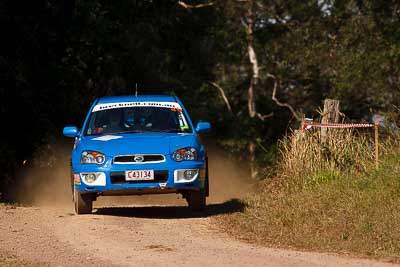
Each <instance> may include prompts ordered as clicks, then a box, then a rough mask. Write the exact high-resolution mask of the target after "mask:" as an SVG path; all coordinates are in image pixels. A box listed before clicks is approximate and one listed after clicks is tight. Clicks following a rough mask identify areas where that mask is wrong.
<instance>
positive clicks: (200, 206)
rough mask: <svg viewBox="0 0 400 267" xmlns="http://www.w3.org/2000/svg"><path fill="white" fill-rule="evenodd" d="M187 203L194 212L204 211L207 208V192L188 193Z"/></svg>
mask: <svg viewBox="0 0 400 267" xmlns="http://www.w3.org/2000/svg"><path fill="white" fill-rule="evenodd" d="M186 201H187V203H188V205H189V208H190V209H191V210H192V211H204V210H205V208H206V192H205V191H204V189H200V190H199V191H192V192H188V195H187V197H186Z"/></svg>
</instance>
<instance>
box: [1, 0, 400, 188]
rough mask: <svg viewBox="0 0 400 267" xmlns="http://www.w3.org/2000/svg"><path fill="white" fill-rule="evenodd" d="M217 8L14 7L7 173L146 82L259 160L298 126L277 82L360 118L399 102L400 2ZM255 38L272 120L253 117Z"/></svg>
mask: <svg viewBox="0 0 400 267" xmlns="http://www.w3.org/2000/svg"><path fill="white" fill-rule="evenodd" d="M185 3H186V4H190V5H192V7H195V6H196V5H197V4H202V3H207V2H206V1H186V2H185ZM208 3H210V4H211V5H208V6H205V7H202V8H185V7H183V6H182V5H181V4H179V3H178V1H172V0H129V1H128V0H120V1H110V0H85V1H82V0H65V1H55V0H48V1H40V0H37V1H28V0H18V1H12V0H8V1H2V2H1V3H0V22H1V23H0V25H2V27H3V29H2V32H3V38H2V53H1V54H0V69H1V83H0V95H1V99H2V101H1V117H2V121H3V123H4V124H3V128H2V130H3V131H2V135H3V138H2V142H1V146H0V152H1V154H2V156H1V158H0V167H1V170H2V174H1V181H2V182H3V183H4V182H7V181H10V180H12V179H13V175H14V172H15V170H17V169H18V168H19V167H21V166H22V163H23V161H24V160H25V159H29V158H31V157H32V155H33V153H34V152H35V151H36V150H37V149H38V148H39V147H40V146H41V145H43V144H45V143H48V142H54V139H57V138H58V137H60V136H61V129H62V127H63V126H64V125H66V124H69V125H79V124H80V123H81V122H82V120H83V118H84V116H85V113H86V112H87V110H88V108H89V106H90V104H91V102H92V101H93V100H94V99H95V98H97V97H101V96H105V95H114V94H133V93H134V90H135V85H136V84H138V87H139V93H140V94H153V93H156V94H164V93H166V94H175V95H178V96H179V97H180V98H181V99H182V100H183V101H184V103H185V104H186V106H187V107H188V109H189V111H190V112H191V113H192V114H193V116H194V119H195V121H197V120H199V119H203V120H208V121H211V123H212V124H213V126H214V129H215V131H214V137H215V138H216V139H217V140H219V142H220V144H222V145H224V146H225V147H226V148H227V149H228V150H229V151H231V152H232V153H235V152H237V153H240V154H241V155H247V154H246V153H241V152H244V151H247V145H248V143H249V142H250V141H253V142H255V144H256V151H255V153H256V155H257V156H258V157H257V159H258V162H259V165H260V166H263V165H265V164H268V163H270V162H271V153H270V152H269V151H270V150H271V149H270V147H273V145H274V144H275V143H276V141H277V139H278V138H280V137H281V136H282V135H283V134H284V133H285V132H286V130H287V129H288V128H289V127H291V126H293V127H297V125H296V124H297V121H296V120H295V119H294V117H293V113H292V112H291V111H290V110H289V109H288V108H286V107H281V106H279V105H277V103H276V101H274V100H273V99H272V97H271V96H272V93H273V90H274V88H275V89H276V98H277V99H278V100H279V101H280V102H282V103H288V104H290V105H291V106H292V107H293V109H294V110H295V111H296V112H298V113H299V114H300V113H303V114H305V115H306V116H313V115H314V114H315V110H316V108H317V107H319V106H320V105H321V103H322V100H323V99H324V98H326V97H330V98H337V99H339V100H340V101H341V102H342V111H343V112H344V113H345V114H346V115H348V116H349V118H354V119H357V120H360V119H362V118H368V117H369V116H370V115H371V113H373V112H390V111H393V110H397V111H398V110H399V107H400V70H399V68H400V4H399V2H398V1H396V0H388V1H379V0H365V1H360V0H350V1H342V0H336V1H335V0H314V1H311V0H306V1H294V0H293V1H292V0H290V1H284V0H274V1H271V0H250V1H237V0H221V1H215V2H208ZM250 26H251V27H250ZM249 29H251V30H252V32H251V34H249ZM250 44H251V45H252V46H253V47H254V51H255V54H256V59H257V61H258V67H259V76H258V78H257V83H256V84H255V87H254V94H255V98H254V104H255V107H256V109H257V112H258V113H260V114H271V113H273V116H272V117H268V118H266V119H265V120H263V121H262V120H260V118H258V117H251V116H249V113H248V103H249V102H248V101H249V95H248V89H249V86H250V84H251V83H252V81H253V80H252V79H254V68H253V67H254V65H253V64H252V62H251V60H250V59H249V45H250ZM217 86H218V87H217ZM218 88H219V89H218ZM220 89H222V90H223V92H224V93H225V95H226V98H227V100H228V103H229V105H230V107H231V110H232V112H229V110H228V108H227V103H226V101H224V99H223V97H222V95H221V90H220ZM17 111H18V112H19V113H21V115H17ZM272 154H273V153H272ZM242 157H243V158H246V157H247V156H242Z"/></svg>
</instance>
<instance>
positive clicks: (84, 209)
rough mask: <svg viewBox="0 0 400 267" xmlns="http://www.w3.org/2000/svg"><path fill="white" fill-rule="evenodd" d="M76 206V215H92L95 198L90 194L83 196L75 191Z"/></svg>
mask: <svg viewBox="0 0 400 267" xmlns="http://www.w3.org/2000/svg"><path fill="white" fill-rule="evenodd" d="M74 204H75V213H76V214H90V213H92V209H93V198H92V196H91V195H90V194H82V193H79V192H78V191H76V189H74Z"/></svg>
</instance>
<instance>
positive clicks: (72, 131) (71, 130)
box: [63, 126, 79, 137]
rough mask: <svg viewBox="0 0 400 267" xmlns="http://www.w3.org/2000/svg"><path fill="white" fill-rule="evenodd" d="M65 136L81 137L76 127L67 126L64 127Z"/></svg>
mask: <svg viewBox="0 0 400 267" xmlns="http://www.w3.org/2000/svg"><path fill="white" fill-rule="evenodd" d="M63 134H64V135H65V136H67V137H77V136H78V135H79V131H78V128H77V127H75V126H67V127H64V129H63Z"/></svg>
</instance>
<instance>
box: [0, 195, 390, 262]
mask: <svg viewBox="0 0 400 267" xmlns="http://www.w3.org/2000/svg"><path fill="white" fill-rule="evenodd" d="M230 205H231V204H230V202H226V203H222V204H213V205H211V207H210V209H209V212H207V213H205V214H201V215H199V217H193V216H192V215H191V214H190V213H189V212H188V210H187V209H186V207H184V206H169V207H166V206H139V207H126V206H125V207H119V208H116V207H113V208H99V209H97V210H96V211H95V213H94V214H92V215H88V216H75V215H73V213H72V209H71V208H67V207H58V208H57V209H55V208H50V207H17V208H10V207H9V206H8V207H7V206H3V207H1V208H0V222H1V223H0V255H3V260H1V259H2V258H1V257H0V265H7V264H6V263H8V264H9V265H10V266H17V265H28V266H30V265H33V266H35V265H38V266H42V265H44V266H46V265H50V266H114V265H115V266H390V264H387V263H379V262H373V261H367V260H360V259H349V258H341V257H336V256H333V255H327V254H317V253H303V252H293V251H285V250H276V249H270V248H263V247H257V246H253V245H249V244H245V243H241V242H238V241H235V240H233V239H231V238H229V237H228V236H226V235H225V234H223V233H220V232H219V231H218V228H217V227H215V225H214V224H213V223H214V221H213V216H214V215H217V214H218V213H219V212H222V211H223V210H226V209H229V208H230ZM5 255H9V257H8V258H7V257H5ZM10 256H14V257H10ZM12 264H14V265H12Z"/></svg>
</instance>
